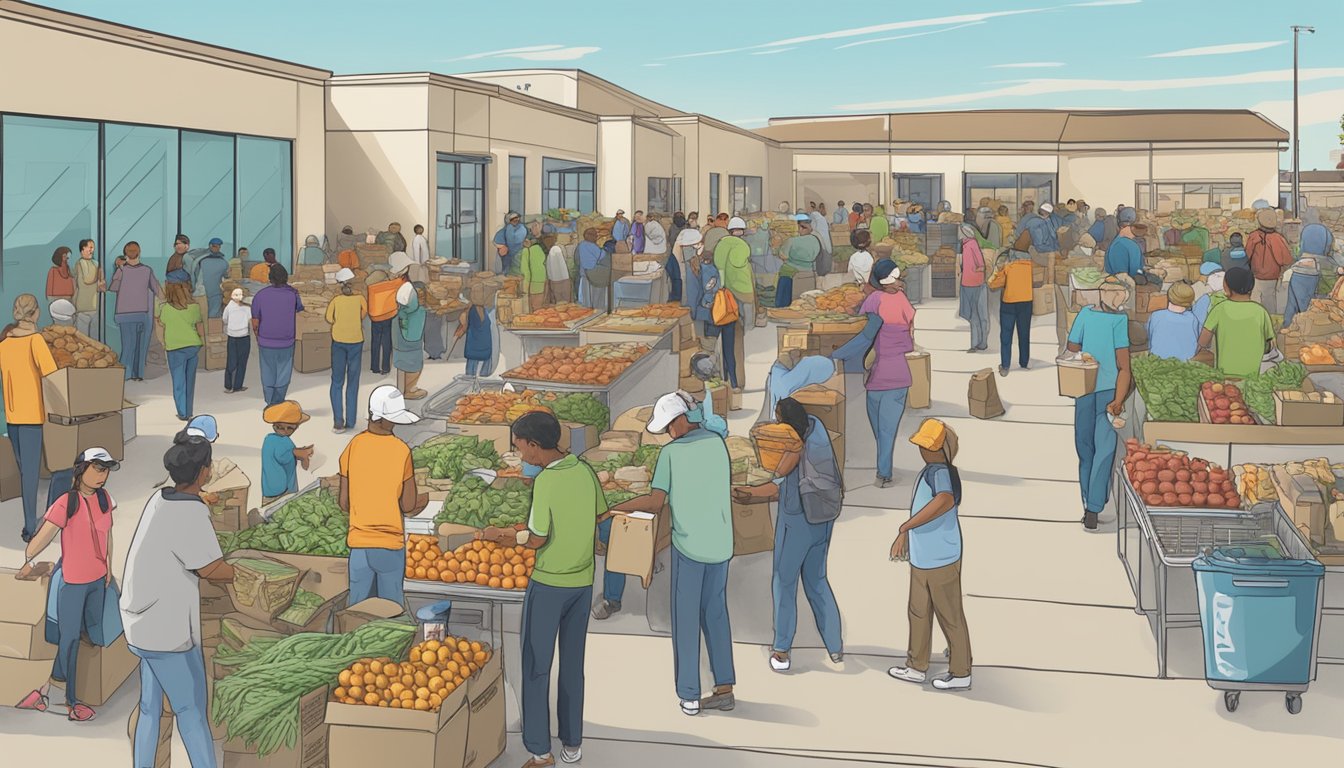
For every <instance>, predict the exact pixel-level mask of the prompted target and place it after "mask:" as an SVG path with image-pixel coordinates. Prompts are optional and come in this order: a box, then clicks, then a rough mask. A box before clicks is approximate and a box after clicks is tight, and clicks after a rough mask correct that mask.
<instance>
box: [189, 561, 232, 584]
mask: <svg viewBox="0 0 1344 768" xmlns="http://www.w3.org/2000/svg"><path fill="white" fill-rule="evenodd" d="M196 575H197V576H200V577H201V578H202V579H205V580H206V581H225V582H227V581H233V566H232V565H230V564H228V563H226V562H224V558H222V557H221V558H220V559H218V560H216V561H215V562H213V563H210V564H209V565H207V566H205V567H204V568H202V569H200V570H199V571H197V572H196Z"/></svg>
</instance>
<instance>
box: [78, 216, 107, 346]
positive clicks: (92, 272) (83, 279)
mask: <svg viewBox="0 0 1344 768" xmlns="http://www.w3.org/2000/svg"><path fill="white" fill-rule="evenodd" d="M95 246H96V244H95V243H94V242H93V241H92V240H80V241H79V261H78V262H76V264H75V328H76V329H78V330H79V332H80V333H82V334H84V335H85V336H88V337H89V338H91V339H92V338H97V332H96V328H95V326H97V324H98V294H100V293H101V292H102V291H103V289H104V288H105V287H106V286H105V285H104V284H103V269H102V267H99V266H98V262H96V261H94V260H93V250H94V248H95Z"/></svg>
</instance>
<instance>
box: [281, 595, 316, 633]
mask: <svg viewBox="0 0 1344 768" xmlns="http://www.w3.org/2000/svg"><path fill="white" fill-rule="evenodd" d="M323 602H324V601H323V600H322V596H321V595H319V594H317V593H316V592H309V591H308V590H306V589H302V588H300V589H299V591H297V592H295V593H294V600H293V602H291V603H290V604H289V607H288V608H286V609H285V611H284V613H282V614H280V616H279V617H278V618H279V619H280V620H281V621H284V622H287V623H289V624H294V625H295V626H300V627H301V626H303V625H304V624H307V623H308V622H310V621H312V620H313V616H314V615H315V614H316V613H317V609H318V608H321V607H322V603H323Z"/></svg>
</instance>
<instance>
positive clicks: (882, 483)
mask: <svg viewBox="0 0 1344 768" xmlns="http://www.w3.org/2000/svg"><path fill="white" fill-rule="evenodd" d="M873 484H874V485H876V486H877V487H878V488H890V487H891V486H893V485H895V484H896V481H895V480H892V479H891V478H890V477H883V476H881V475H878V476H877V482H875V483H873Z"/></svg>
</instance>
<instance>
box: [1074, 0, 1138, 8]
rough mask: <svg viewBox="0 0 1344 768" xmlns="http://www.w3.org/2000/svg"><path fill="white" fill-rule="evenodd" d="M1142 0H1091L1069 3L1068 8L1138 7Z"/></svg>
mask: <svg viewBox="0 0 1344 768" xmlns="http://www.w3.org/2000/svg"><path fill="white" fill-rule="evenodd" d="M1141 2H1143V0H1093V1H1092V2H1090V3H1070V4H1069V7H1070V8H1107V7H1109V6H1112V5H1138V4H1139V3H1141Z"/></svg>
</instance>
